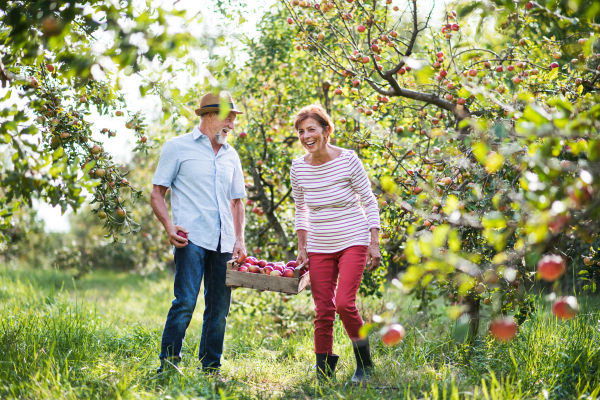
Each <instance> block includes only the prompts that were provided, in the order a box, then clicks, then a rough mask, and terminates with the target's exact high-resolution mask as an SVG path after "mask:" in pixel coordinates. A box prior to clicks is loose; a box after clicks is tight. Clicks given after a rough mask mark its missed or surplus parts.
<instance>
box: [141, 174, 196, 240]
mask: <svg viewBox="0 0 600 400" xmlns="http://www.w3.org/2000/svg"><path fill="white" fill-rule="evenodd" d="M167 190H169V188H167V187H164V186H160V185H154V187H153V188H152V194H151V195H150V205H151V206H152V210H154V215H156V218H158V220H159V221H160V222H161V224H163V226H164V227H165V231H167V235H168V236H169V241H170V242H171V244H172V245H173V246H175V247H177V248H179V249H180V248H182V247H185V246H187V244H188V240H187V239H185V238H182V237H181V236H179V235H178V234H177V232H179V231H183V232H185V233H188V230H187V229H185V228H184V227H183V226H179V225H174V224H173V222H172V221H171V218H170V217H169V210H168V209H167V202H166V201H165V196H166V194H167Z"/></svg>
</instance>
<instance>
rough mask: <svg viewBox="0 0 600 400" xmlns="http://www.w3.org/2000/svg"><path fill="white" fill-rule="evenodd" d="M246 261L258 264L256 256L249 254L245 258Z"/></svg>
mask: <svg viewBox="0 0 600 400" xmlns="http://www.w3.org/2000/svg"><path fill="white" fill-rule="evenodd" d="M246 262H247V263H248V264H252V265H258V259H257V258H256V257H252V256H250V257H248V258H246Z"/></svg>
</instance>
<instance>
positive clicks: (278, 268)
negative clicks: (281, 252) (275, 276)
mask: <svg viewBox="0 0 600 400" xmlns="http://www.w3.org/2000/svg"><path fill="white" fill-rule="evenodd" d="M273 270H276V271H279V272H283V267H282V266H281V265H273Z"/></svg>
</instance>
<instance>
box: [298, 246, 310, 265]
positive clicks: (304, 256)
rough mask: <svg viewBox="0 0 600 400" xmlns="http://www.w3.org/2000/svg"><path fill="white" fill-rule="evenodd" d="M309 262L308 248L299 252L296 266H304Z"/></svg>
mask: <svg viewBox="0 0 600 400" xmlns="http://www.w3.org/2000/svg"><path fill="white" fill-rule="evenodd" d="M306 260H308V253H307V251H306V248H304V249H301V250H298V258H296V265H297V266H300V265H302V264H304V263H305V262H306Z"/></svg>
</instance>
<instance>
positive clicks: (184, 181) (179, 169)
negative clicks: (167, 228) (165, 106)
mask: <svg viewBox="0 0 600 400" xmlns="http://www.w3.org/2000/svg"><path fill="white" fill-rule="evenodd" d="M152 184H153V185H160V186H165V187H170V188H171V213H172V216H173V223H174V224H175V225H180V226H183V227H184V228H186V229H187V230H188V231H189V234H188V240H189V241H190V242H192V243H194V244H195V245H197V246H200V247H203V248H205V249H207V250H213V251H214V250H217V246H218V245H219V235H220V237H221V252H222V253H231V252H233V246H234V245H235V231H234V228H233V216H232V215H231V209H230V206H231V200H232V199H241V198H242V197H245V196H246V185H245V182H244V173H243V172H242V164H241V162H240V157H239V156H238V153H237V152H236V151H235V149H234V148H233V147H232V146H230V145H229V144H225V145H222V146H221V148H220V149H219V152H218V153H217V155H216V156H215V152H214V150H213V148H212V145H211V144H210V139H209V138H208V136H206V135H204V134H202V132H200V129H198V127H195V128H194V130H193V131H192V132H191V133H186V134H184V135H180V136H177V137H175V138H173V139H171V140H169V141H167V142H166V143H165V144H164V145H163V147H162V152H161V154H160V160H159V162H158V167H157V168H156V172H155V173H154V179H153V180H152Z"/></svg>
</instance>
